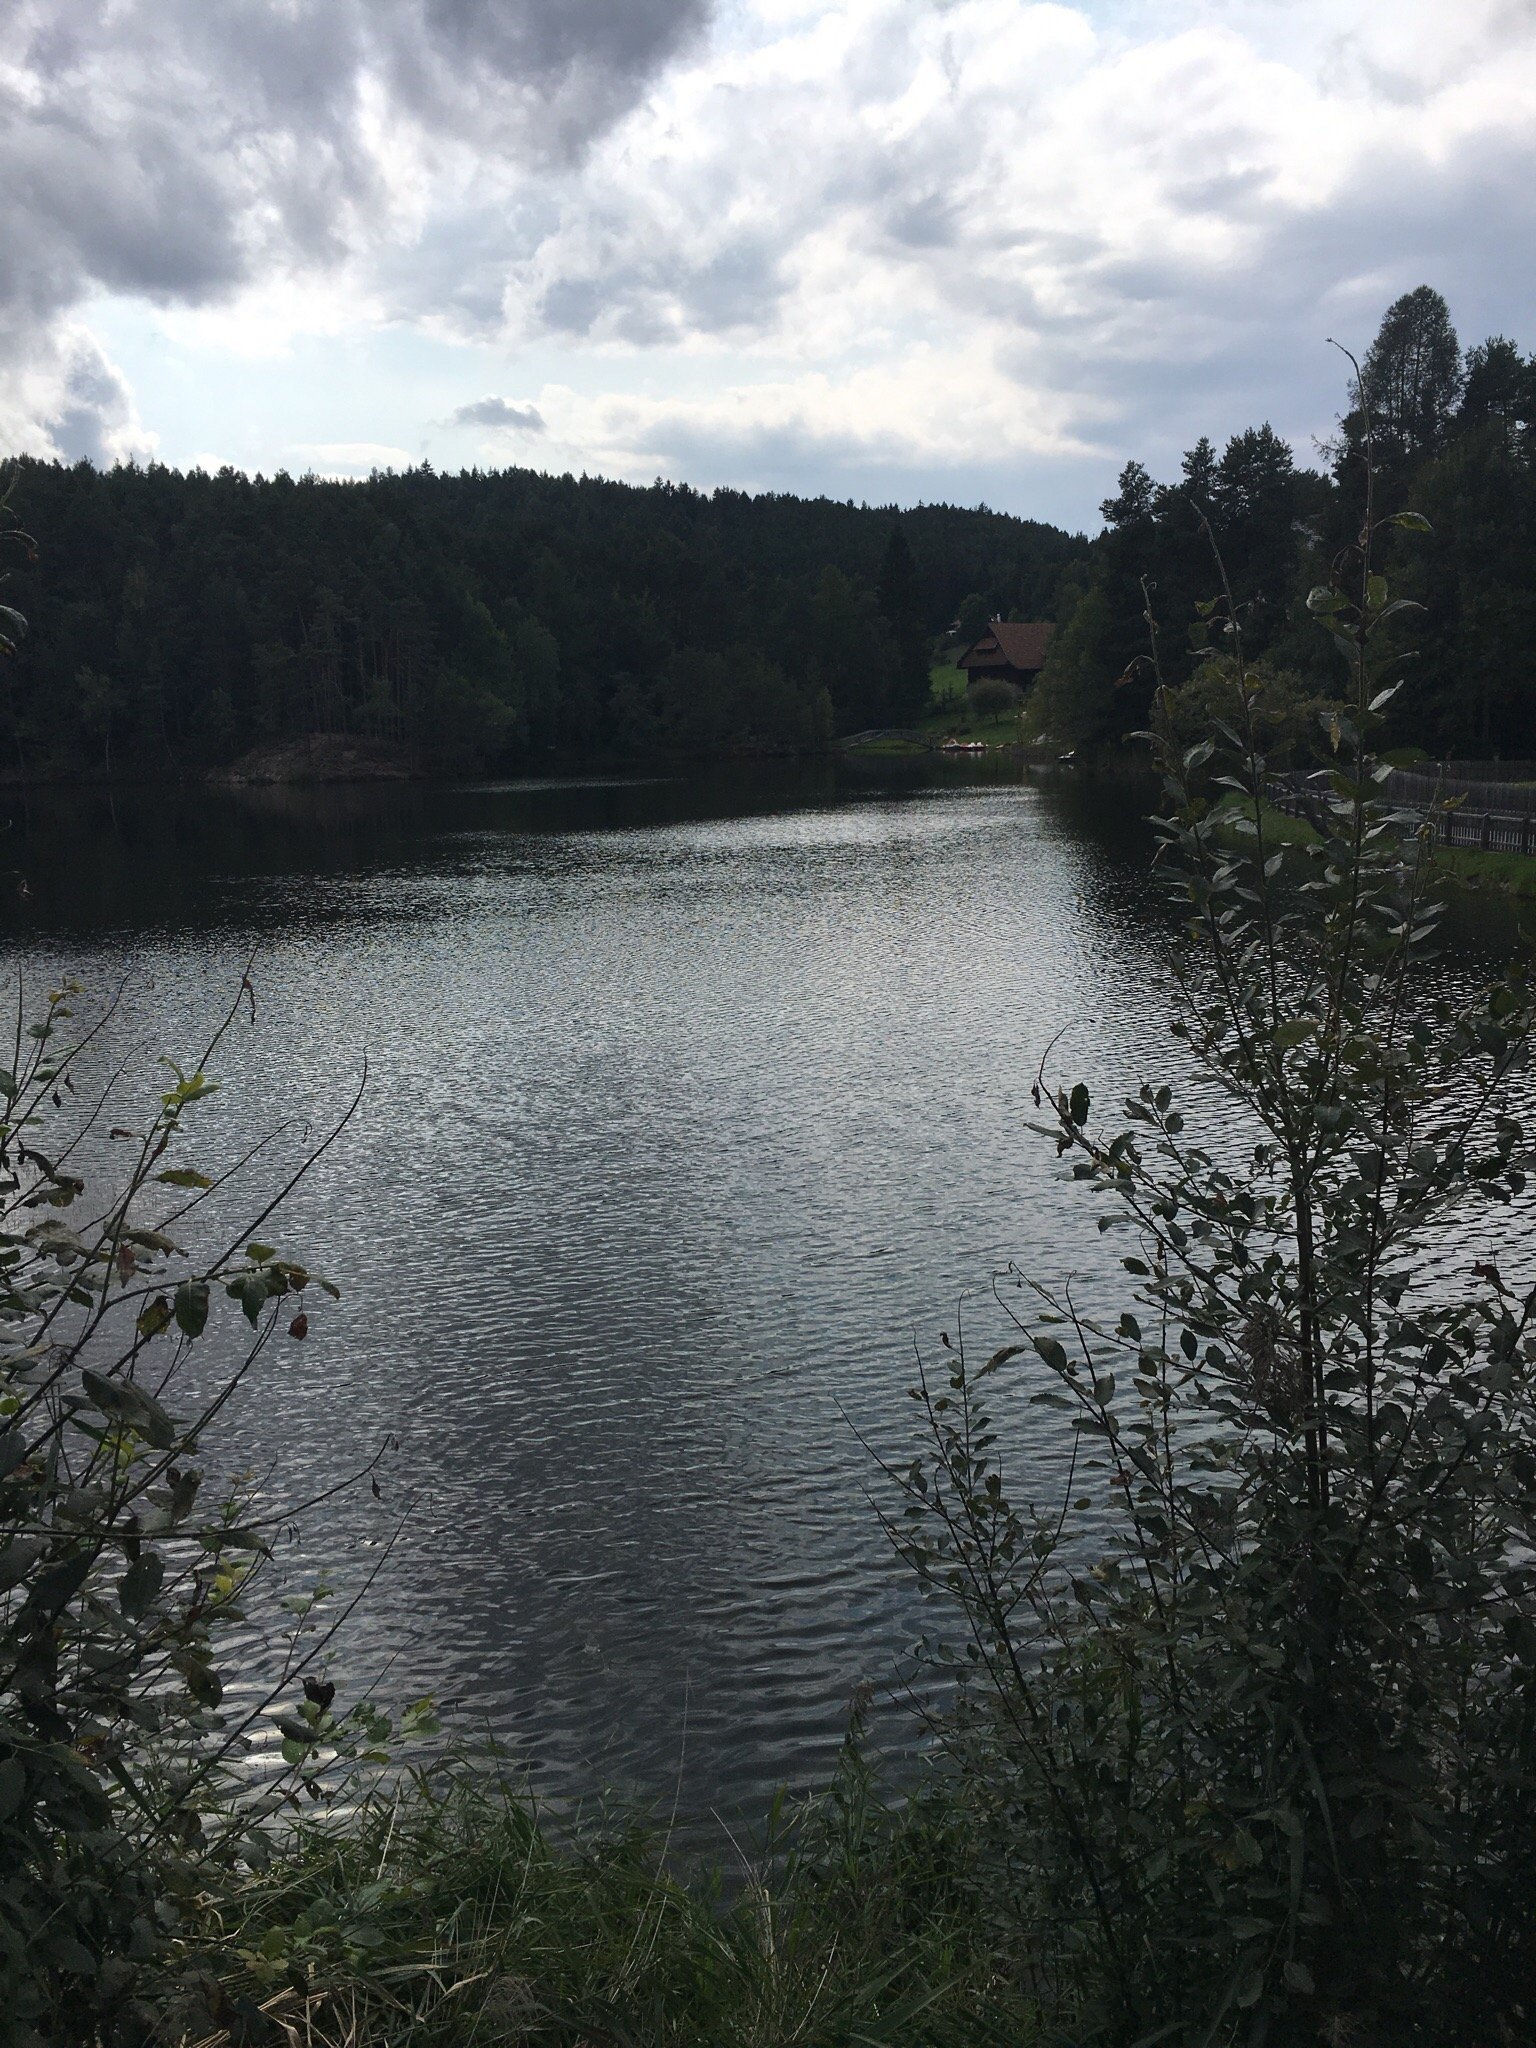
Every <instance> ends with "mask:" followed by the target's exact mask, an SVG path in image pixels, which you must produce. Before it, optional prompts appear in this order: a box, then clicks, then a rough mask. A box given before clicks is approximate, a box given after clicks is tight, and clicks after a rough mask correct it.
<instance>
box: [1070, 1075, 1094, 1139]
mask: <svg viewBox="0 0 1536 2048" xmlns="http://www.w3.org/2000/svg"><path fill="white" fill-rule="evenodd" d="M1088 1108H1089V1098H1088V1090H1087V1089H1086V1088H1085V1087H1084V1086H1083V1084H1082V1082H1081V1081H1079V1082H1078V1084H1077V1086H1076V1087H1075V1088H1074V1089H1073V1090H1072V1093H1071V1095H1070V1096H1068V1098H1067V1115H1068V1117H1069V1118H1070V1119H1071V1121H1072V1122H1073V1123H1074V1124H1076V1125H1077V1127H1078V1129H1079V1130H1081V1129H1082V1127H1083V1125H1084V1124H1085V1123H1087V1121H1088Z"/></svg>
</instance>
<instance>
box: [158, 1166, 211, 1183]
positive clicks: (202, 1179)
mask: <svg viewBox="0 0 1536 2048" xmlns="http://www.w3.org/2000/svg"><path fill="white" fill-rule="evenodd" d="M155 1179H156V1180H160V1181H164V1182H165V1184H166V1186H167V1187H170V1188H211V1187H212V1186H213V1182H212V1180H211V1179H210V1178H209V1176H208V1175H207V1174H206V1173H199V1172H198V1170H197V1168H196V1167H195V1166H168V1167H167V1168H166V1169H165V1171H164V1173H157V1174H156V1175H155Z"/></svg>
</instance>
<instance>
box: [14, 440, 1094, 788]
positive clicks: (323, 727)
mask: <svg viewBox="0 0 1536 2048" xmlns="http://www.w3.org/2000/svg"><path fill="white" fill-rule="evenodd" d="M9 495H10V501H11V511H12V514H13V516H14V518H15V519H16V520H17V521H19V523H20V524H21V525H22V526H23V527H25V528H26V529H27V531H28V532H29V533H30V534H31V535H32V536H33V537H34V538H35V542H36V558H35V560H33V561H31V562H29V563H27V564H26V566H25V567H21V568H18V569H16V570H15V572H14V573H13V575H12V577H11V580H10V583H9V585H8V587H7V589H6V591H5V596H6V599H7V600H8V601H9V602H10V603H11V604H13V605H14V606H15V607H16V609H17V610H18V611H20V612H21V613H23V614H24V615H25V616H26V617H27V619H28V620H29V622H30V627H31V630H30V633H29V634H28V636H27V638H26V641H25V642H24V644H23V645H22V646H21V647H20V649H19V650H18V652H17V655H16V657H15V658H14V659H12V660H10V661H8V662H5V663H4V664H3V665H0V773H5V772H10V773H22V774H37V773H50V772H51V773H70V772H76V773H78V772H80V771H82V770H85V771H88V772H97V773H105V772H113V771H117V770H120V769H126V768H130V767H132V766H133V765H135V764H144V765H149V764H154V765H155V766H156V767H157V768H159V769H160V770H162V771H163V770H164V769H165V768H166V767H167V766H171V767H182V766H184V767H187V768H196V767H199V766H205V765H211V764H217V763H222V762H228V761H230V760H233V759H236V758H238V757H239V756H240V755H242V754H243V753H245V752H246V751H248V750H249V749H251V748H253V747H256V746H260V745H264V744H270V743H272V742H277V741H284V740H288V739H292V738H294V737H296V736H300V735H303V734H306V733H316V732H343V733H351V734H360V735H364V736H367V737H369V738H371V739H374V740H377V741H380V742H386V743H390V744H392V745H396V746H399V747H400V748H402V749H403V750H405V751H406V752H408V753H410V754H413V755H415V756H416V757H417V758H418V759H420V760H422V761H423V762H425V763H427V764H436V765H441V766H475V767H492V766H513V765H517V764H519V763H527V762H532V763H537V762H541V761H548V760H549V759H550V757H551V754H557V755H558V754H582V755H587V756H597V757H612V758H619V759H622V758H626V757H629V758H632V757H635V756H637V755H644V754H647V753H654V752H658V751H683V752H690V751H691V752H704V751H709V750H712V749H726V748H734V747H779V748H800V747H805V746H814V745H819V744H822V743H824V742H825V741H826V740H827V739H829V738H830V737H832V736H833V735H834V734H835V733H840V732H841V733H846V732H851V731H856V730H858V729H860V728H865V727H870V726H877V725H889V724H900V723H902V722H904V721H907V720H910V719H911V718H913V717H916V716H918V715H920V714H921V713H922V711H923V710H924V709H925V708H926V704H927V697H928V688H929V657H930V649H931V646H932V643H933V638H934V636H935V635H936V634H940V633H942V632H943V630H944V629H945V628H946V627H947V626H948V625H949V624H950V622H951V621H952V620H953V619H954V618H955V616H956V613H957V610H958V607H959V605H960V603H961V601H962V600H963V599H964V598H965V597H966V596H967V595H968V594H970V593H973V592H974V591H976V590H977V589H978V588H982V589H985V590H987V591H988V592H990V593H993V594H994V595H995V599H996V601H997V602H998V603H999V604H1000V605H1001V606H1003V608H1004V609H1007V610H1013V611H1016V612H1018V613H1020V614H1021V615H1029V616H1040V615H1041V614H1042V613H1045V614H1048V612H1049V607H1050V605H1051V603H1052V602H1053V599H1054V594H1055V590H1056V585H1057V582H1058V580H1059V577H1060V574H1061V572H1062V570H1063V568H1064V567H1065V566H1066V565H1067V564H1069V563H1071V562H1073V561H1075V560H1079V559H1080V558H1081V557H1082V556H1083V555H1084V554H1085V552H1086V548H1087V542H1086V541H1085V540H1083V539H1081V538H1074V537H1073V536H1070V535H1068V534H1065V533H1062V532H1060V531H1059V530H1057V529H1056V528H1053V527H1050V526H1045V525H1040V524H1036V523H1034V522H1032V521H1028V520H1022V519H1016V518H1011V517H1008V516H1006V515H1004V514H1001V513H995V512H990V511H987V510H985V509H982V510H975V511H966V510H959V509H955V508H951V507H948V506H919V507H917V508H916V509H913V510H909V511H906V512H903V513H902V514H901V515H900V516H899V518H898V516H897V514H896V513H895V512H894V511H892V510H890V509H885V510H878V509H870V508H867V507H857V506H854V505H851V504H842V503H838V502H836V501H832V500H828V499H800V498H793V497H788V496H763V497H751V496H748V495H746V494H744V493H742V492H738V491H716V492H714V493H713V494H711V495H704V494H701V493H699V492H697V491H693V490H690V489H688V488H686V487H685V486H679V485H670V484H661V483H658V484H656V485H654V486H653V487H651V488H649V489H636V488H634V487H632V486H629V485H625V484H618V483H609V482H604V481H601V480H599V479H596V478H588V477H583V478H579V479H578V478H575V477H570V476H563V477H556V476H542V475H538V474H536V473H534V472H531V471H527V470H502V471H495V472H490V473H482V472H478V471H476V472H471V473H468V474H461V475H456V476H449V475H438V474H436V473H434V472H433V471H432V470H431V469H430V468H422V469H417V470H411V471H409V472H407V473H405V474H403V475H396V474H385V475H375V476H374V477H372V478H370V479H369V480H368V481H367V482H358V483H336V482H329V481H324V480H321V479H318V478H315V477H303V478H293V477H289V476H286V475H278V476H275V477H269V478H263V477H248V476H245V475H242V474H240V473H239V472H237V471H235V470H232V469H226V470H223V471H221V472H220V473H219V474H218V475H216V476H209V475H206V474H204V473H202V472H200V471H194V472H192V473H191V474H187V475H182V474H179V473H178V472H176V471H174V470H170V469H166V468H162V467H159V466H151V467H149V468H147V469H141V468H134V467H125V468H118V469H113V470H111V471H109V472H106V473H103V472H100V471H97V470H95V469H92V468H91V467H90V466H89V465H88V464H85V463H80V464H77V465H76V466H74V467H72V468H70V467H64V466H61V465H58V464H54V463H44V462H37V461H25V460H24V461H21V462H19V463H17V464H16V465H14V468H13V471H12V473H11V478H10V493H9Z"/></svg>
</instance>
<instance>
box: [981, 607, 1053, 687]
mask: <svg viewBox="0 0 1536 2048" xmlns="http://www.w3.org/2000/svg"><path fill="white" fill-rule="evenodd" d="M1055 630H1056V628H1055V627H1054V626H1053V625H1049V624H1046V623H1044V622H1030V621H1025V620H1012V621H1010V620H1008V619H994V620H993V621H992V623H991V625H990V626H988V628H987V630H986V632H985V633H983V634H982V636H981V638H980V639H979V640H977V641H975V642H973V644H972V645H971V646H969V647H968V648H967V649H966V650H965V652H964V654H962V655H961V657H960V666H961V667H962V668H991V667H993V666H994V665H996V666H1001V665H1002V663H1003V662H1006V663H1007V665H1008V666H1009V668H1016V669H1024V670H1027V671H1028V672H1029V673H1030V674H1034V673H1035V671H1036V670H1038V669H1041V668H1043V667H1044V666H1045V650H1046V648H1047V646H1048V645H1049V644H1050V638H1051V635H1052V634H1053V633H1054V632H1055ZM989 657H992V659H989Z"/></svg>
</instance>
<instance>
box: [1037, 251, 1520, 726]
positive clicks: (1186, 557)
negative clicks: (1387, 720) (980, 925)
mask: <svg viewBox="0 0 1536 2048" xmlns="http://www.w3.org/2000/svg"><path fill="white" fill-rule="evenodd" d="M1341 367H1342V368H1344V369H1345V376H1346V389H1345V393H1344V405H1343V409H1342V412H1341V417H1340V419H1339V423H1338V430H1337V433H1336V435H1335V437H1334V439H1333V441H1332V442H1331V444H1329V445H1328V446H1327V447H1326V448H1324V449H1323V450H1322V451H1321V453H1322V466H1320V467H1319V468H1317V469H1310V468H1304V467H1301V466H1299V465H1298V464H1297V463H1296V461H1295V459H1294V457H1293V455H1292V452H1291V450H1290V448H1289V447H1288V446H1287V444H1286V443H1285V442H1284V441H1283V440H1281V438H1280V437H1279V435H1277V434H1276V433H1275V432H1274V431H1273V430H1272V428H1270V427H1269V426H1267V425H1265V426H1260V427H1256V428H1253V429H1251V430H1250V431H1248V432H1246V433H1242V434H1238V435H1235V436H1234V437H1233V438H1232V439H1231V440H1230V441H1229V442H1228V443H1227V445H1226V447H1225V449H1224V450H1222V452H1221V453H1220V454H1218V453H1217V451H1216V449H1215V448H1214V447H1213V446H1212V444H1211V443H1210V441H1208V440H1205V439H1202V440H1200V441H1199V442H1197V443H1196V445H1195V446H1194V447H1193V448H1192V449H1190V451H1189V452H1188V454H1186V455H1185V457H1184V458H1183V463H1182V473H1181V475H1180V476H1179V478H1178V479H1177V481H1175V482H1173V483H1168V484H1162V483H1158V482H1156V481H1154V479H1153V478H1152V477H1151V476H1150V475H1149V474H1148V472H1147V470H1146V469H1145V468H1144V467H1143V466H1142V465H1141V464H1140V463H1139V462H1131V463H1128V464H1127V465H1126V467H1125V468H1124V470H1123V471H1122V472H1121V474H1120V479H1119V488H1118V491H1117V492H1116V495H1115V496H1114V497H1113V498H1110V499H1108V500H1106V502H1105V504H1104V506H1103V508H1102V510H1103V515H1104V519H1105V523H1106V530H1105V532H1104V533H1103V534H1102V535H1101V536H1100V537H1099V538H1098V539H1097V540H1096V541H1095V542H1094V543H1093V546H1092V549H1091V552H1090V554H1089V557H1088V558H1087V559H1086V561H1085V562H1084V563H1083V564H1082V567H1081V570H1080V571H1079V572H1077V573H1075V574H1069V576H1068V578H1067V581H1066V585H1065V587H1064V588H1063V590H1062V592H1061V602H1060V613H1059V617H1060V628H1059V630H1058V633H1057V635H1056V640H1055V643H1054V646H1053V648H1052V653H1051V658H1050V661H1049V663H1048V665H1047V668H1046V670H1045V673H1044V674H1043V675H1042V677H1041V681H1040V684H1039V687H1038V690H1037V692H1036V696H1035V701H1034V704H1033V706H1032V716H1033V719H1034V723H1035V726H1036V730H1037V732H1039V733H1040V734H1041V735H1042V736H1043V735H1046V734H1049V736H1050V737H1051V738H1053V739H1057V740H1060V741H1062V742H1065V743H1069V744H1072V745H1075V746H1077V747H1079V748H1084V749H1092V748H1098V749H1102V748H1106V747H1111V746H1114V745H1116V744H1117V743H1118V742H1119V741H1120V739H1121V737H1122V736H1123V735H1124V734H1125V733H1126V732H1127V731H1129V730H1132V729H1135V728H1137V727H1140V726H1142V725H1144V724H1145V722H1146V719H1147V714H1148V711H1149V708H1150V703H1151V696H1152V692H1153V689H1154V688H1155V686H1156V674H1157V667H1158V666H1160V667H1161V670H1162V673H1163V675H1164V677H1165V679H1166V680H1167V681H1168V682H1170V683H1171V684H1174V685H1184V686H1185V687H1186V688H1189V687H1190V686H1191V684H1193V691H1192V695H1198V694H1202V691H1201V685H1200V684H1199V683H1198V682H1196V681H1195V680H1194V679H1195V674H1196V670H1197V669H1203V668H1204V667H1205V664H1206V661H1207V657H1208V654H1209V653H1210V652H1211V651H1212V650H1211V649H1210V644H1209V640H1208V636H1207V630H1206V629H1205V628H1204V627H1202V626H1201V625H1200V624H1199V623H1198V621H1197V623H1196V624H1195V625H1194V627H1193V628H1191V627H1190V625H1189V621H1190V620H1191V619H1194V618H1195V617H1196V607H1197V605H1199V604H1201V603H1203V602H1205V601H1208V600H1210V599H1211V598H1213V597H1215V596H1216V595H1217V594H1218V591H1219V587H1220V579H1219V572H1218V569H1217V565H1216V561H1215V557H1214V554H1213V549H1212V545H1211V543H1212V541H1213V540H1214V541H1215V542H1216V544H1217V547H1218V548H1219V550H1220V554H1221V557H1222V561H1223V564H1224V567H1225V573H1226V575H1227V577H1228V579H1229V581H1230V584H1231V588H1232V591H1233V594H1234V596H1235V597H1236V599H1237V601H1238V604H1239V607H1240V620H1241V624H1242V628H1243V634H1244V640H1245V652H1246V654H1248V655H1249V656H1251V657H1254V658H1256V659H1257V661H1258V662H1259V664H1260V666H1261V667H1262V668H1263V669H1264V670H1265V671H1266V672H1267V673H1268V675H1269V677H1270V679H1271V683H1272V688H1271V690H1270V692H1268V693H1267V696H1268V698H1269V701H1270V702H1271V704H1272V705H1273V706H1275V707H1278V708H1277V711H1276V714H1275V715H1277V716H1278V717H1279V719H1280V721H1281V722H1282V723H1286V722H1289V723H1290V724H1291V725H1292V726H1293V728H1294V732H1293V736H1294V737H1295V738H1296V739H1297V740H1298V741H1300V740H1301V738H1302V736H1303V734H1304V733H1306V732H1311V733H1317V732H1319V731H1321V724H1320V721H1319V720H1318V718H1317V717H1316V715H1315V714H1316V712H1317V710H1318V709H1319V708H1323V709H1324V712H1325V715H1326V700H1327V699H1328V698H1329V697H1330V696H1331V695H1332V694H1333V693H1334V692H1335V691H1336V690H1337V689H1338V688H1339V687H1340V677H1339V674H1338V673H1337V664H1334V665H1332V666H1330V660H1329V648H1328V646H1327V645H1326V643H1325V641H1324V636H1322V635H1320V634H1318V633H1317V632H1316V631H1315V630H1313V629H1312V627H1311V626H1310V624H1309V621H1308V615H1307V593H1308V592H1309V591H1310V590H1312V589H1313V588H1315V587H1316V586H1318V585H1319V584H1323V583H1326V582H1327V581H1328V578H1329V573H1330V568H1331V565H1333V564H1334V563H1335V562H1337V561H1338V560H1339V558H1340V557H1341V556H1342V555H1345V554H1347V551H1348V550H1349V549H1350V548H1351V547H1352V546H1354V544H1355V543H1356V542H1357V541H1358V538H1359V533H1360V527H1361V520H1362V515H1363V511H1364V505H1363V495H1364V488H1365V485H1364V479H1365V475H1366V468H1367V465H1366V461H1365V454H1366V445H1367V438H1368V437H1369V440H1370V442H1371V445H1372V448H1373V450H1374V458H1375V462H1376V465H1377V468H1378V474H1377V477H1376V485H1375V492H1376V498H1375V511H1376V513H1377V515H1378V516H1387V515H1390V514H1392V513H1394V512H1399V511H1412V512H1417V513H1421V514H1422V515H1423V516H1424V518H1425V519H1427V520H1428V522H1429V526H1430V529H1431V530H1430V531H1428V532H1426V531H1423V530H1422V529H1421V528H1419V527H1418V526H1417V525H1414V526H1404V527H1391V528H1388V529H1386V530H1385V531H1384V532H1382V533H1381V534H1380V535H1379V537H1378V543H1377V553H1378V567H1379V568H1380V569H1381V570H1382V571H1383V572H1384V573H1385V574H1386V575H1387V577H1388V579H1389V581H1390V583H1391V586H1392V591H1393V595H1394V596H1395V597H1403V598H1408V599H1412V600H1414V601H1415V602H1416V603H1417V604H1418V605H1420V606H1422V607H1423V609H1422V610H1421V611H1415V612H1411V613H1405V614H1402V615H1400V624H1399V627H1398V631H1399V634H1400V644H1401V645H1402V646H1403V647H1404V649H1407V648H1409V647H1411V648H1413V649H1414V650H1415V654H1414V659H1413V662H1412V664H1411V666H1410V668H1409V669H1408V671H1407V674H1408V676H1409V687H1408V688H1407V689H1406V690H1404V691H1403V692H1402V693H1401V695H1400V697H1399V699H1398V701H1397V703H1396V705H1394V708H1393V723H1394V733H1393V738H1394V739H1397V740H1401V741H1403V742H1406V743H1412V744H1415V745H1419V746H1423V747H1424V748H1426V749H1427V750H1429V751H1430V752H1432V753H1434V754H1436V755H1437V756H1443V755H1451V756H1458V755H1459V756H1468V755H1470V756H1476V757H1478V758H1487V757H1490V756H1494V755H1503V756H1512V755H1522V756H1523V755H1529V754H1531V753H1533V752H1536V361H1533V359H1532V358H1530V357H1528V356H1525V355H1522V353H1521V351H1520V349H1519V348H1518V347H1517V345H1516V344H1515V343H1514V342H1512V341H1509V340H1507V339H1505V338H1504V337H1503V336H1496V337H1494V338H1493V339H1491V340H1487V341H1483V342H1480V343H1478V344H1477V345H1476V346H1475V347H1472V348H1469V349H1467V350H1466V351H1465V353H1463V351H1462V348H1461V345H1460V343H1459V341H1458V338H1457V335H1456V331H1455V329H1454V327H1453V326H1452V323H1451V316H1450V312H1449V309H1448V308H1447V306H1446V303H1445V300H1444V299H1443V298H1442V297H1441V296H1440V294H1439V293H1438V292H1436V291H1433V290H1431V289H1430V287H1429V286H1427V285H1421V286H1420V287H1419V288H1418V289H1417V290H1416V291H1413V292H1409V293H1407V294H1406V295H1405V296H1404V297H1403V298H1401V299H1399V300H1398V301H1397V303H1396V304H1395V305H1393V306H1392V307H1391V308H1390V309H1389V311H1388V313H1387V315H1386V317H1385V319H1384V320H1383V322H1382V325H1381V330H1380V332H1379V334H1378V335H1377V337H1376V340H1375V342H1374V343H1373V344H1372V346H1371V348H1370V350H1369V352H1368V353H1367V354H1366V356H1365V357H1364V358H1363V359H1362V361H1361V364H1360V370H1361V379H1360V383H1359V385H1356V384H1355V381H1354V378H1353V374H1352V373H1351V372H1350V371H1349V370H1348V367H1347V365H1341ZM1362 391H1363V398H1364V403H1363V404H1362ZM1143 579H1145V583H1143ZM1149 613H1150V619H1149V617H1148V614H1149ZM1154 632H1155V633H1156V639H1157V664H1156V665H1154V661H1153V658H1152V653H1151V640H1152V635H1153V633H1154ZM1216 651H1217V652H1219V651H1220V650H1219V649H1218V650H1216ZM1206 673H1209V671H1208V670H1207V671H1206ZM1320 700H1322V701H1321V705H1320ZM1203 708H1208V707H1203ZM1190 709H1191V714H1192V722H1194V723H1198V722H1199V719H1198V715H1196V707H1195V706H1194V704H1193V702H1192V703H1191V707H1190Z"/></svg>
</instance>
